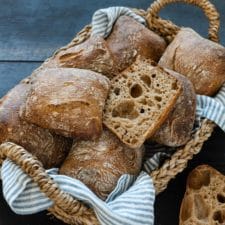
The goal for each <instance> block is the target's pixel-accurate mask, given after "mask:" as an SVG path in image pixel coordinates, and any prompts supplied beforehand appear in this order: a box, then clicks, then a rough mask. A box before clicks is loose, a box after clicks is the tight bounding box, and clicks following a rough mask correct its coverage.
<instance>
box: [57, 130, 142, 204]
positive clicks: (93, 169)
mask: <svg viewBox="0 0 225 225" xmlns="http://www.w3.org/2000/svg"><path fill="white" fill-rule="evenodd" d="M143 148H144V147H143V146H142V147H141V148H138V149H130V148H128V147H127V146H125V145H124V144H123V143H121V142H120V140H119V139H118V138H117V137H116V136H115V135H114V134H113V133H111V132H110V131H109V130H107V129H104V130H103V132H102V135H101V136H100V137H99V138H98V139H97V140H95V141H77V142H76V141H75V142H74V144H73V147H72V149H71V151H70V153H69V155H68V157H67V159H66V160H65V161H64V163H63V164H62V166H61V168H60V171H59V172H60V174H65V175H67V176H70V177H73V178H76V179H78V180H80V181H82V182H83V183H84V184H86V185H87V186H88V187H89V188H90V189H91V190H92V191H93V192H95V193H96V195H97V196H98V197H100V198H101V199H102V200H105V199H106V198H107V196H108V194H110V193H111V192H112V190H113V189H114V188H115V187H116V184H117V181H118V179H119V178H120V176H122V175H123V174H131V175H135V176H136V175H138V174H139V172H140V170H141V165H142V157H143V153H144V152H143Z"/></svg>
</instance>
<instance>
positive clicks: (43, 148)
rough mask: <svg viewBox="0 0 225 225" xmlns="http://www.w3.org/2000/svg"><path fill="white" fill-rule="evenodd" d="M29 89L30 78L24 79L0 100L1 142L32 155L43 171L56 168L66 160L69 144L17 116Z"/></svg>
mask: <svg viewBox="0 0 225 225" xmlns="http://www.w3.org/2000/svg"><path fill="white" fill-rule="evenodd" d="M30 88H31V85H30V83H29V79H26V80H24V81H23V82H21V83H20V84H18V85H17V86H15V87H14V88H13V89H12V90H11V91H9V92H8V93H7V94H6V95H5V96H4V97H3V98H2V99H1V101H0V134H1V135H0V143H3V142H6V141H11V142H14V143H16V144H18V145H21V146H23V147H24V148H25V149H26V150H27V151H29V152H30V153H32V154H33V155H35V156H36V157H37V158H38V159H39V160H40V161H41V162H42V163H43V166H44V167H45V168H51V167H57V166H59V165H60V164H61V163H62V161H63V160H64V159H65V157H66V155H67V153H68V151H69V149H70V147H71V144H72V143H71V141H70V140H69V139H66V138H64V137H61V136H59V135H56V134H54V133H51V132H49V130H46V129H43V128H41V127H38V126H36V125H33V124H30V123H27V122H26V121H24V120H23V119H21V118H20V117H19V110H20V107H21V105H22V104H23V103H24V102H25V100H26V98H27V95H28V93H29V91H30Z"/></svg>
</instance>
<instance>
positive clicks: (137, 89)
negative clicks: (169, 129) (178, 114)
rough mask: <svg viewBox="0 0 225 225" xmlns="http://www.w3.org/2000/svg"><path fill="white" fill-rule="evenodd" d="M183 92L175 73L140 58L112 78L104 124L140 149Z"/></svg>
mask: <svg viewBox="0 0 225 225" xmlns="http://www.w3.org/2000/svg"><path fill="white" fill-rule="evenodd" d="M180 93H181V84H180V83H179V82H178V80H177V79H176V78H175V77H174V76H172V75H171V74H170V73H168V72H166V71H164V70H163V69H162V68H159V67H156V66H153V65H151V61H150V60H147V59H140V58H138V59H137V60H136V62H135V63H134V64H132V66H130V67H129V68H128V69H126V70H125V71H123V73H121V75H120V76H118V77H115V78H113V80H112V81H111V89H110V91H109V96H108V99H107V101H106V106H105V109H104V119H103V123H104V124H105V126H106V127H108V128H109V129H110V130H111V131H112V132H113V133H115V134H116V135H117V137H118V138H119V139H120V140H121V141H122V142H123V143H124V144H126V145H128V146H129V147H130V148H138V147H140V146H141V145H142V144H143V143H144V141H145V140H146V139H147V138H150V137H152V135H153V134H154V133H155V132H156V130H157V129H159V127H160V126H161V125H162V123H163V122H164V121H165V120H166V118H167V116H168V115H169V113H170V111H171V110H172V109H173V107H174V105H175V103H176V100H177V98H178V96H179V95H180Z"/></svg>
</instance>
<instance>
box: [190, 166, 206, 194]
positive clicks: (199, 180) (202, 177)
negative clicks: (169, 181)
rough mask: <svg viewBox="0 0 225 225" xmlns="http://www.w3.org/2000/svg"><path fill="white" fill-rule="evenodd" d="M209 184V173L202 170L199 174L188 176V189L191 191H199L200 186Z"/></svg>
mask: <svg viewBox="0 0 225 225" xmlns="http://www.w3.org/2000/svg"><path fill="white" fill-rule="evenodd" d="M209 184H210V171H208V170H204V171H201V172H198V171H194V172H193V173H192V174H191V176H190V182H189V187H190V188H192V189H196V190H197V189H200V188H201V187H202V186H208V185H209Z"/></svg>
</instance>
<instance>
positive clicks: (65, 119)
mask: <svg viewBox="0 0 225 225" xmlns="http://www.w3.org/2000/svg"><path fill="white" fill-rule="evenodd" d="M33 82H34V83H33V85H32V90H31V92H30V93H29V95H28V97H27V100H26V102H25V104H24V106H23V107H22V108H21V112H20V113H21V117H22V118H24V119H25V120H26V121H28V122H30V123H34V124H36V125H38V126H40V127H43V128H47V129H50V130H52V131H54V132H55V133H57V134H60V135H63V136H66V137H72V138H96V137H98V136H99V135H100V134H101V131H102V111H103V107H104V105H105V99H106V97H107V94H108V89H109V80H108V79H107V78H106V77H105V76H102V75H100V74H98V73H95V72H92V71H88V70H81V69H72V68H56V69H45V70H42V71H40V72H39V74H38V76H36V78H35V80H34V81H33Z"/></svg>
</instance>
